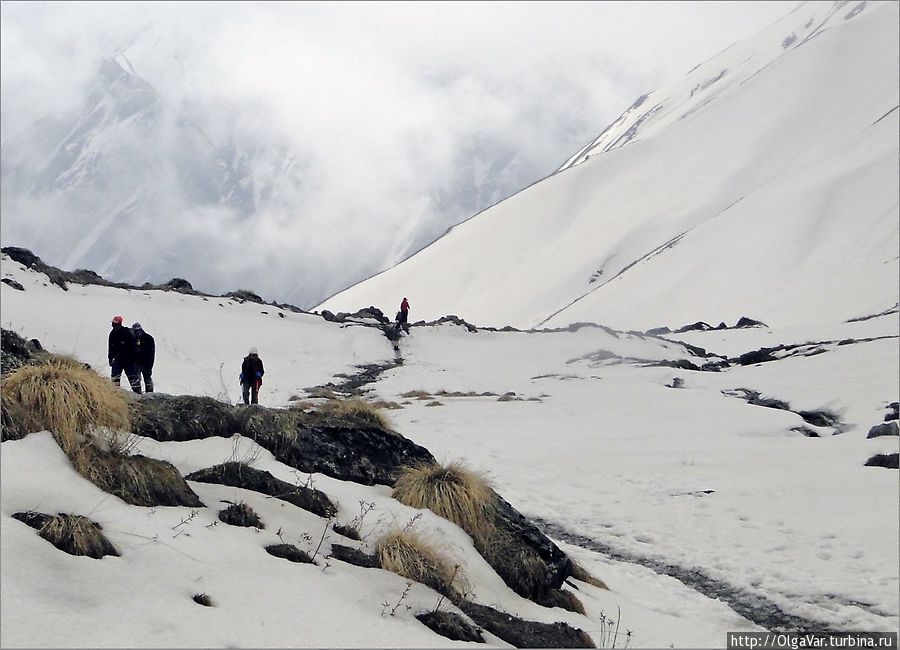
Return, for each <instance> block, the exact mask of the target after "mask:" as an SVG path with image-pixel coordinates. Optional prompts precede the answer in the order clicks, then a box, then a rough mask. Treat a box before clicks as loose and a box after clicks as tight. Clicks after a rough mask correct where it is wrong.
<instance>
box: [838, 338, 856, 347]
mask: <svg viewBox="0 0 900 650" xmlns="http://www.w3.org/2000/svg"><path fill="white" fill-rule="evenodd" d="M851 343H856V339H841V340H840V341H838V347H840V346H841V345H850V344H851Z"/></svg>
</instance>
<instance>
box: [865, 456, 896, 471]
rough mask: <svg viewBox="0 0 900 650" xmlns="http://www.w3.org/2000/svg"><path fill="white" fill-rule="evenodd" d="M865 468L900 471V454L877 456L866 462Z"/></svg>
mask: <svg viewBox="0 0 900 650" xmlns="http://www.w3.org/2000/svg"><path fill="white" fill-rule="evenodd" d="M865 466H866V467H886V468H888V469H900V454H875V455H874V456H872V457H871V458H870V459H869V460H867V461H866V465H865Z"/></svg>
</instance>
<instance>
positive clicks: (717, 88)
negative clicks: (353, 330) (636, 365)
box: [320, 2, 900, 330]
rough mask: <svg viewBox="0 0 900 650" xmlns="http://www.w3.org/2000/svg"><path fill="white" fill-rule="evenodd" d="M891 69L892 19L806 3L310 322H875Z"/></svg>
mask: <svg viewBox="0 0 900 650" xmlns="http://www.w3.org/2000/svg"><path fill="white" fill-rule="evenodd" d="M897 60H898V5H897V3H895V2H879V3H871V2H870V3H866V2H858V3H856V2H854V3H844V2H838V3H823V2H811V3H804V4H802V5H800V6H799V7H798V8H796V9H795V10H794V11H793V12H791V13H790V14H789V15H787V16H786V17H785V18H784V19H782V20H781V21H779V22H777V23H775V24H774V25H772V26H771V27H769V28H768V29H766V30H764V31H763V32H761V33H760V34H758V35H757V36H756V37H754V38H752V39H748V40H747V41H744V42H741V43H738V44H736V45H734V46H732V47H731V48H729V49H727V50H726V51H724V52H723V53H722V54H721V55H719V56H718V57H716V58H714V59H712V60H710V61H707V62H706V63H704V64H702V65H700V66H698V67H697V68H696V69H694V70H693V71H692V72H691V73H690V74H688V75H687V76H686V77H685V79H683V80H682V81H681V82H679V83H677V84H674V85H672V86H671V87H668V88H664V89H661V90H659V91H656V92H654V93H652V94H650V95H649V96H645V97H642V98H641V99H640V100H638V101H637V102H635V104H634V105H633V106H632V107H631V108H630V109H629V110H628V111H626V112H625V113H624V114H623V115H622V117H621V118H619V120H617V121H616V122H615V123H613V124H612V125H611V126H610V127H609V128H608V129H607V130H606V131H604V133H603V134H602V135H601V136H599V137H598V138H597V139H596V140H595V141H594V142H592V143H591V144H589V145H588V146H587V147H585V148H584V149H583V150H581V151H579V152H577V153H576V154H575V155H573V156H572V158H571V159H570V160H569V161H568V162H567V163H566V164H565V165H563V167H562V168H561V169H560V170H559V172H558V173H557V174H555V175H553V176H551V177H549V178H547V179H545V180H544V181H541V182H540V183H538V184H536V185H534V186H532V187H530V188H528V189H526V190H524V191H522V192H520V193H519V194H517V195H515V196H513V197H511V198H509V199H507V200H506V201H503V202H502V203H500V204H498V205H496V206H494V207H492V208H490V209H488V210H486V211H485V212H483V213H481V214H479V215H477V216H476V217H474V218H472V219H470V220H469V221H467V222H465V223H463V224H461V225H459V226H457V227H455V228H453V229H452V230H451V231H450V232H449V233H448V234H447V235H445V236H444V237H443V238H441V239H440V240H438V241H437V242H435V243H434V244H432V245H431V246H429V247H427V248H426V249H424V250H423V251H421V252H420V253H418V254H417V255H415V256H413V257H412V258H410V259H408V260H406V261H405V262H403V263H401V264H400V265H398V266H396V267H394V268H393V269H390V270H389V271H386V272H384V273H382V274H380V275H377V276H374V277H373V278H370V279H369V280H367V281H365V282H362V283H360V284H358V285H356V286H354V287H351V288H350V289H348V290H346V291H344V292H342V293H340V294H338V295H336V296H333V297H332V298H330V299H329V300H327V301H325V302H324V303H323V304H322V305H321V306H320V307H321V308H323V309H329V310H331V311H335V312H336V311H353V310H355V309H357V308H359V307H360V306H363V305H369V304H373V305H376V306H379V307H381V308H382V309H384V310H385V311H386V312H387V313H392V312H393V306H394V304H395V303H399V300H400V298H401V297H402V296H404V295H405V296H408V297H409V299H410V302H411V304H412V318H413V320H415V319H418V318H423V319H426V320H428V319H431V318H435V317H438V316H441V315H443V314H447V313H455V314H458V315H460V316H462V317H464V318H467V319H468V320H470V321H473V322H479V323H483V324H492V325H505V324H510V325H513V326H517V327H533V326H539V325H546V326H560V325H565V324H568V323H572V322H580V321H591V322H599V323H603V324H605V325H610V326H614V327H619V328H625V329H630V328H634V329H642V330H645V329H649V328H652V327H658V326H669V327H672V328H675V327H678V326H681V325H684V324H687V323H690V322H694V321H698V320H703V321H707V322H710V323H712V324H716V323H719V322H721V321H725V322H727V323H728V324H733V323H734V322H735V321H736V320H737V319H738V318H740V317H741V316H750V317H752V318H755V319H758V320H762V321H764V322H766V323H768V324H770V325H775V324H777V325H780V326H781V325H784V326H789V325H796V324H802V323H808V322H814V321H820V320H826V321H831V320H846V319H849V318H853V317H860V316H866V315H870V314H875V313H880V312H882V311H883V310H885V309H888V308H891V307H894V306H895V305H896V304H897V302H898V297H900V296H898V294H900V291H898V284H897V277H898V272H900V266H898V255H897V250H898V245H900V235H898V191H897V183H896V179H897V174H898V153H897V141H898V111H897V107H898V67H897Z"/></svg>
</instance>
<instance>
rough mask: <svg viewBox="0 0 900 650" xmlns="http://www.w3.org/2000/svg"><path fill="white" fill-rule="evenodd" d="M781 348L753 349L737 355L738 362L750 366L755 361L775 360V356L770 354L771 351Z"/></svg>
mask: <svg viewBox="0 0 900 650" xmlns="http://www.w3.org/2000/svg"><path fill="white" fill-rule="evenodd" d="M781 349H783V348H781V347H777V348H760V349H759V350H754V351H752V352H745V353H744V354H742V355H741V356H739V357H738V360H737V361H738V363H739V364H741V365H742V366H750V365H753V364H756V363H765V362H767V361H775V360H776V358H777V357H774V356H772V353H773V352H776V351H779V350H781Z"/></svg>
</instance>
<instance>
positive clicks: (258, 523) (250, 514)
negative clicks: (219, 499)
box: [219, 501, 266, 529]
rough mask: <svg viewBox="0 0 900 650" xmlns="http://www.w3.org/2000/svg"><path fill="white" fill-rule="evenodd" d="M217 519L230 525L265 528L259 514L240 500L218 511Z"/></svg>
mask: <svg viewBox="0 0 900 650" xmlns="http://www.w3.org/2000/svg"><path fill="white" fill-rule="evenodd" d="M219 519H220V520H221V521H223V522H225V523H226V524H231V525H232V526H244V527H245V528H259V529H263V528H265V527H266V526H265V524H264V523H263V522H262V520H261V519H260V518H259V515H258V514H256V512H255V511H254V510H253V508H251V507H250V506H249V505H247V504H246V503H244V502H243V501H241V502H240V503H232V504H231V505H230V506H228V507H227V508H225V509H224V510H222V511H220V512H219Z"/></svg>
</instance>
